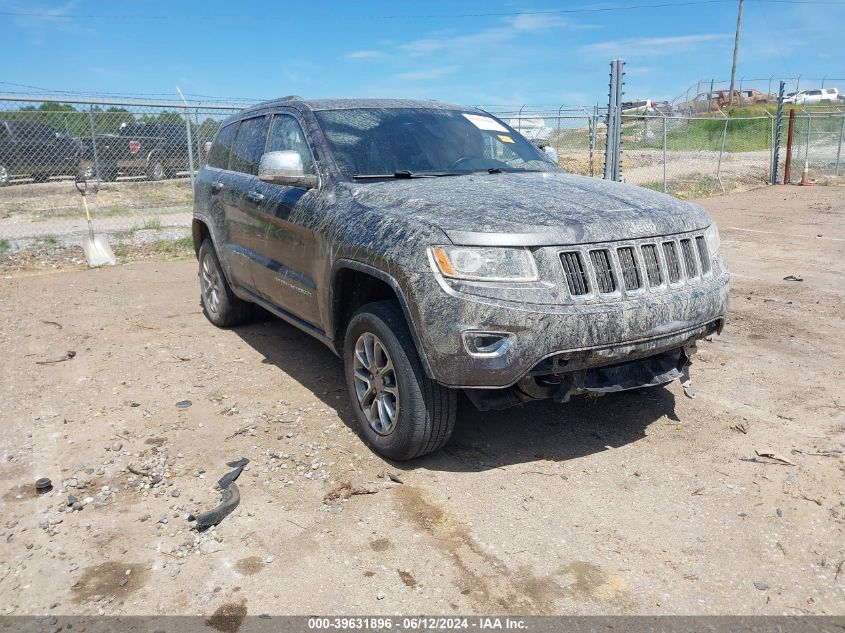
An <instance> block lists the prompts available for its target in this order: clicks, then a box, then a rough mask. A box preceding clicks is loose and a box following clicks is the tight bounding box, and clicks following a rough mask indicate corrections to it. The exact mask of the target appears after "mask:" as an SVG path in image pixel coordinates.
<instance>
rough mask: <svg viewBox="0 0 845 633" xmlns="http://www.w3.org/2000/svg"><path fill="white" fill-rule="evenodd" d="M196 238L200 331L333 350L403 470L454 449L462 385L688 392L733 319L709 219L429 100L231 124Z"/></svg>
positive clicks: (212, 159)
mask: <svg viewBox="0 0 845 633" xmlns="http://www.w3.org/2000/svg"><path fill="white" fill-rule="evenodd" d="M192 233H193V242H194V248H195V251H196V254H197V258H198V262H199V283H200V290H201V302H202V306H203V310H204V312H205V315H206V316H207V318H208V320H209V321H210V322H211V323H213V324H214V325H216V326H219V327H231V326H235V325H238V324H240V323H243V322H244V321H245V320H247V319H248V318H249V315H250V312H251V305H252V304H257V305H259V306H262V307H263V308H265V309H266V310H269V311H270V312H272V313H274V314H276V315H278V316H279V317H281V318H282V319H284V320H285V321H287V322H289V323H291V324H293V325H294V326H296V327H298V328H300V329H301V330H303V331H304V332H307V333H308V334H310V335H312V336H314V337H315V338H317V339H318V340H320V341H322V342H323V343H325V344H326V345H327V346H328V347H329V348H330V349H332V350H333V351H334V352H335V353H336V354H337V355H339V356H340V357H342V359H343V365H344V370H345V377H346V386H347V389H348V393H349V398H350V402H351V405H352V408H353V410H354V413H355V415H356V417H357V421H358V425H359V428H360V431H361V435H362V437H363V438H364V439H365V440H366V441H367V442H368V443H369V444H370V445H371V446H372V447H373V448H374V449H375V450H376V451H378V452H380V453H381V454H383V455H385V456H387V457H390V458H393V459H409V458H412V457H415V456H418V455H423V454H425V453H428V452H431V451H434V450H437V449H438V448H439V447H441V446H443V445H444V444H445V443H446V442H447V441H448V439H449V437H450V435H451V433H452V429H453V427H454V424H455V412H456V404H457V392H458V391H459V390H462V391H464V393H466V394H467V396H468V397H469V399H470V400H471V401H472V402H473V403H474V404H475V405H476V406H477V407H478V408H479V409H482V410H489V409H498V408H504V407H507V406H510V405H514V404H519V403H522V402H530V401H534V400H539V399H543V398H555V399H557V400H559V401H562V402H565V401H567V400H568V399H569V398H570V397H572V396H574V395H577V394H594V395H598V394H603V393H609V392H615V391H621V390H626V389H637V388H640V387H646V386H656V385H662V384H666V383H669V382H671V381H673V380H678V379H679V380H681V381H682V382H683V384H684V385H685V387H686V388H688V389H691V385H690V384H689V364H690V362H691V359H692V357H693V354H694V352H695V343H696V341H697V340H699V339H701V338H703V337H707V336H711V335H713V334H715V333H718V332H721V330H722V327H723V325H724V323H725V318H726V314H727V310H728V286H729V273H728V270H727V268H726V266H725V263H724V261H723V260H722V258H721V257H720V254H719V232H718V230H717V229H716V225H715V223H714V222H713V220H712V219H711V218H710V216H709V215H708V214H707V213H706V212H705V211H704V210H703V209H701V208H700V207H697V206H695V205H692V204H690V203H687V202H682V201H680V200H677V199H675V198H672V197H670V196H667V195H664V194H660V193H657V192H654V191H651V190H648V189H641V188H639V187H633V186H630V185H626V184H622V183H616V182H609V181H605V180H598V179H594V178H588V177H583V176H575V175H572V174H568V173H565V172H564V171H562V170H561V169H560V168H559V167H558V166H557V165H554V164H552V163H550V162H549V161H548V160H546V158H545V157H544V156H543V154H542V153H541V152H540V151H539V150H537V148H536V147H534V146H533V145H532V144H531V143H530V142H529V141H528V140H526V139H525V138H523V137H522V136H521V135H520V134H519V133H518V132H517V131H516V130H514V129H513V128H512V127H511V126H509V125H508V124H506V123H505V122H503V121H501V120H500V119H498V118H496V117H494V116H492V115H490V114H487V113H486V112H483V111H481V110H477V109H473V108H467V107H463V106H458V105H450V104H444V103H437V102H433V101H407V100H354V99H343V100H316V101H307V100H301V99H288V100H277V101H270V102H265V103H262V104H259V105H257V106H254V107H251V108H249V109H246V110H243V111H241V112H239V113H238V114H236V115H233V116H231V117H229V118H228V119H227V120H226V121H224V123H223V125H222V127H221V128H220V130H219V132H218V134H217V136H216V137H215V139H214V141H213V143H212V146H211V149H210V152H209V155H208V160H207V161H206V164H205V165H203V167H202V168H201V169H200V171H199V174H198V176H197V179H196V189H195V196H194V219H193V228H192ZM280 353H283V351H281V350H280Z"/></svg>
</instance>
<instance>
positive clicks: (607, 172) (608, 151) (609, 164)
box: [604, 60, 617, 180]
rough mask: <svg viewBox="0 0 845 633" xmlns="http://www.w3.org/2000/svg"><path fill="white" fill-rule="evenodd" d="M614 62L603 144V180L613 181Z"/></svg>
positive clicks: (609, 86) (614, 64)
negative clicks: (605, 136)
mask: <svg viewBox="0 0 845 633" xmlns="http://www.w3.org/2000/svg"><path fill="white" fill-rule="evenodd" d="M616 81H617V79H616V61H615V60H614V61H612V62H610V83H609V84H608V92H607V139H606V141H605V144H604V179H605V180H613V162H614V158H615V156H616V154H615V150H614V147H613V146H614V145H615V142H616V105H617V104H616Z"/></svg>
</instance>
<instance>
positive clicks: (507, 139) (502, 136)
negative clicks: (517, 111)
mask: <svg viewBox="0 0 845 633" xmlns="http://www.w3.org/2000/svg"><path fill="white" fill-rule="evenodd" d="M497 136H498V137H499V140H500V141H502V142H503V143H515V142H516V141H514V140H513V139H512V138H511V137H510V136H508V135H507V134H498V135H497Z"/></svg>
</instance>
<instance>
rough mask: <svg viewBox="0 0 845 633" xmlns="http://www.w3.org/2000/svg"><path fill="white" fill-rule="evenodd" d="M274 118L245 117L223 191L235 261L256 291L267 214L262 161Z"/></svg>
mask: <svg viewBox="0 0 845 633" xmlns="http://www.w3.org/2000/svg"><path fill="white" fill-rule="evenodd" d="M269 126H270V117H269V116H268V115H260V116H256V117H250V118H247V119H243V120H241V123H240V126H239V127H238V132H237V134H236V135H235V140H234V142H233V143H232V150H231V154H230V156H229V169H228V171H227V172H226V174H225V177H224V180H223V188H222V191H221V192H220V194H219V195H220V197H221V200H222V204H223V208H224V211H225V214H226V225H227V227H228V232H229V238H230V242H229V244H228V245H227V246H228V248H229V249H230V252H231V255H232V259H233V261H235V260H237V261H238V262H240V263H242V264H243V265H244V266H245V267H246V269H247V271H248V273H247V271H245V276H246V275H247V274H248V279H249V282H248V283H245V284H244V285H246V286H248V287H249V289H250V290H252V291H254V290H255V274H254V271H255V269H256V262H257V260H258V259H259V258H260V257H261V252H262V250H263V245H264V235H265V234H266V232H267V223H266V216H265V215H264V213H263V211H262V198H261V196H260V194H259V189H260V187H259V184H260V181H259V180H258V161H260V160H261V155H262V154H263V153H264V145H265V143H266V141H267V129H268V127H269Z"/></svg>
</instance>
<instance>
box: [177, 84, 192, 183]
mask: <svg viewBox="0 0 845 633" xmlns="http://www.w3.org/2000/svg"><path fill="white" fill-rule="evenodd" d="M176 92H178V93H179V98H180V99H182V103H183V104H184V105H185V132H186V133H187V135H188V169H189V170H190V175H191V196H193V195H194V142H193V140H192V139H191V114H190V112H189V111H188V102H187V101H186V100H185V95H183V94H182V91H181V90H179V86H176Z"/></svg>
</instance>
